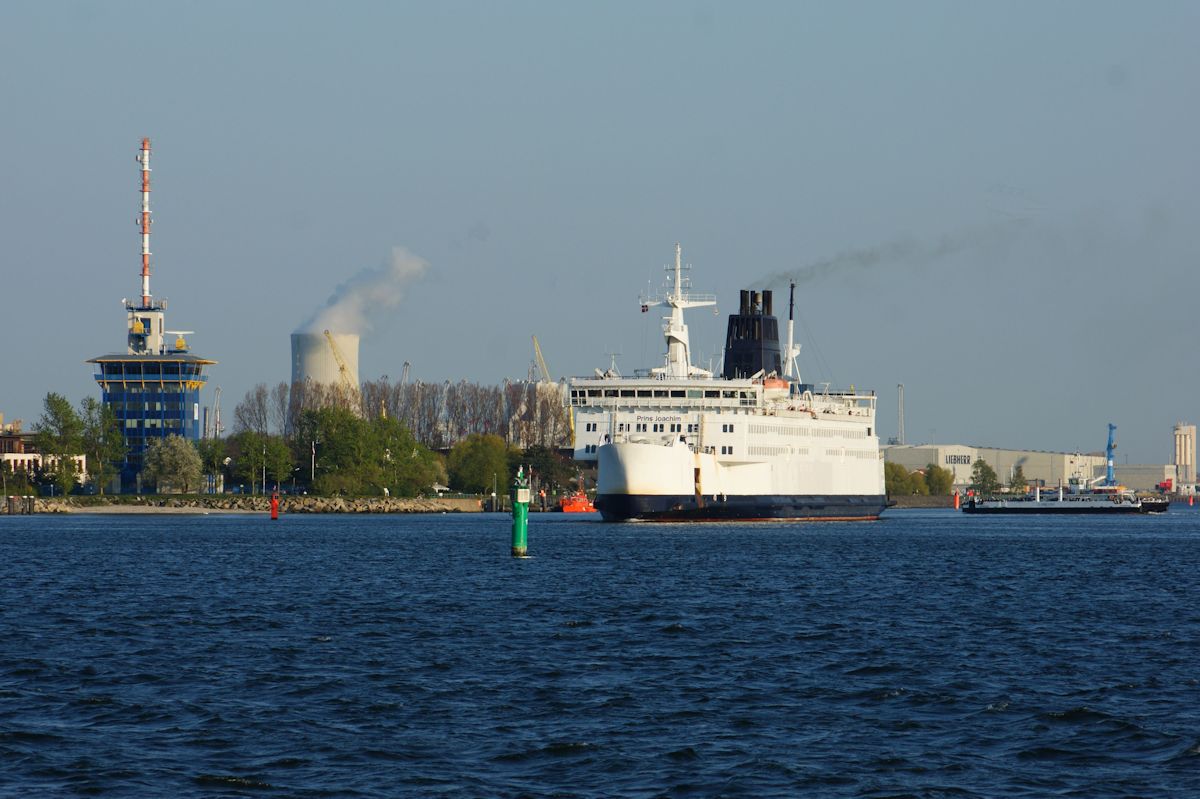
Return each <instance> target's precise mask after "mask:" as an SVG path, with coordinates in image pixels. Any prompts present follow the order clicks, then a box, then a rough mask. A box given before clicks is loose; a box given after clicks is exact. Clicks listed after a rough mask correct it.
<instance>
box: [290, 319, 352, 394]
mask: <svg viewBox="0 0 1200 799" xmlns="http://www.w3.org/2000/svg"><path fill="white" fill-rule="evenodd" d="M330 339H332V340H333V341H332V346H330ZM335 349H336V354H335V352H334V350H335ZM339 358H340V359H341V361H342V363H343V364H345V366H346V373H347V374H348V375H349V377H350V382H351V383H352V384H353V385H354V388H355V389H357V388H358V334H357V333H333V332H331V333H330V334H329V336H328V337H327V336H326V335H325V334H324V333H322V332H320V331H318V332H316V333H293V334H292V383H303V382H305V381H306V380H309V381H312V382H313V383H326V384H329V385H332V386H340V385H342V377H341V369H340V367H339V366H338V359H339Z"/></svg>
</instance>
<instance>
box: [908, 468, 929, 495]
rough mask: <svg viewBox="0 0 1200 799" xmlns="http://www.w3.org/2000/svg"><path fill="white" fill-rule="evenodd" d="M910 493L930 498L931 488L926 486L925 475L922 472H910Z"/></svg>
mask: <svg viewBox="0 0 1200 799" xmlns="http://www.w3.org/2000/svg"><path fill="white" fill-rule="evenodd" d="M908 493H910V494H919V495H920V496H923V497H927V496H929V486H928V485H926V484H925V475H923V474H921V473H920V472H910V473H909V475H908Z"/></svg>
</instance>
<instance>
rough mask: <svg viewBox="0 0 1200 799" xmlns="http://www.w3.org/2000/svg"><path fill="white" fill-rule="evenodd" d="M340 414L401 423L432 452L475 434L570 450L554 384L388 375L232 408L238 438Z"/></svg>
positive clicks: (257, 392) (265, 390)
mask: <svg viewBox="0 0 1200 799" xmlns="http://www.w3.org/2000/svg"><path fill="white" fill-rule="evenodd" d="M330 407H333V408H342V409H345V410H349V411H351V412H353V413H355V414H357V415H359V416H361V417H362V418H364V419H367V420H374V419H376V418H380V417H386V418H390V419H395V420H397V421H399V422H400V423H401V424H402V425H403V426H404V427H405V428H406V429H407V430H408V431H409V432H411V433H412V435H413V437H414V438H415V439H416V440H417V441H419V442H420V443H422V444H424V445H425V446H427V447H430V448H431V449H447V448H449V447H451V446H453V445H454V444H455V443H457V442H459V441H461V440H463V439H465V438H466V437H467V436H470V435H475V434H479V435H496V436H500V438H502V439H503V440H504V441H505V442H507V443H509V444H512V445H514V446H518V447H530V446H543V447H565V446H568V445H569V444H570V439H571V428H570V413H569V410H568V408H567V407H566V406H565V404H564V402H563V392H562V388H561V387H560V386H559V385H558V384H556V383H535V382H527V381H520V382H508V381H506V382H505V383H504V384H503V385H499V386H488V385H481V384H479V383H471V382H468V381H466V380H462V381H459V382H457V383H455V382H451V381H449V380H447V381H445V382H441V383H425V382H422V381H419V380H418V381H415V382H411V383H408V382H402V383H392V382H391V381H390V380H389V379H388V378H387V377H386V376H385V377H382V378H380V379H379V380H369V381H366V382H364V383H362V385H361V387H360V388H359V389H358V390H357V391H353V392H352V391H349V390H347V389H346V388H344V387H342V386H339V385H330V384H324V383H312V382H309V381H305V382H303V383H287V382H280V383H277V384H275V385H274V386H268V385H267V384H265V383H259V384H258V385H256V386H255V387H254V388H252V389H250V390H249V391H247V392H246V395H245V396H244V397H243V398H242V399H241V401H240V402H238V404H237V405H236V406H235V407H234V411H233V418H234V431H235V432H240V431H245V430H252V431H254V432H256V433H258V434H260V435H269V434H274V435H281V436H291V435H294V434H297V433H298V432H299V425H300V421H301V417H302V415H303V414H304V412H305V411H311V410H317V409H321V408H330Z"/></svg>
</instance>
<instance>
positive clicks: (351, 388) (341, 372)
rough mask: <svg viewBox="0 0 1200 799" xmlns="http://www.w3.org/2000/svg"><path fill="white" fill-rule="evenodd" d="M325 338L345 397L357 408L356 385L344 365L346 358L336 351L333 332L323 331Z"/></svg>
mask: <svg viewBox="0 0 1200 799" xmlns="http://www.w3.org/2000/svg"><path fill="white" fill-rule="evenodd" d="M325 340H326V341H328V342H329V351H330V352H332V353H333V360H335V361H336V362H337V366H338V377H340V378H341V381H342V389H343V390H344V391H345V392H346V399H347V400H348V401H350V402H352V403H354V408H355V409H356V410H357V409H358V404H359V403H358V386H356V385H354V380H353V379H352V378H351V377H350V369H349V368H348V367H347V366H346V360H345V359H344V358H342V353H341V352H339V351H338V348H337V344H336V343H334V340H333V334H332V333H330V332H329V331H328V330H326V331H325Z"/></svg>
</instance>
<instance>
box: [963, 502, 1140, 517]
mask: <svg viewBox="0 0 1200 799" xmlns="http://www.w3.org/2000/svg"><path fill="white" fill-rule="evenodd" d="M962 512H963V513H1008V514H1021V513H1029V514H1034V515H1038V516H1044V515H1047V514H1049V515H1051V516H1054V515H1066V514H1071V515H1079V514H1082V515H1093V516H1110V515H1112V514H1116V515H1118V516H1120V515H1127V514H1138V513H1147V512H1149V511H1143V510H1142V509H1141V508H1138V507H1136V506H1133V505H1126V506H1121V505H1111V506H1101V507H1094V508H1070V507H1068V508H972V507H970V506H968V505H964V506H963V509H962Z"/></svg>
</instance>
